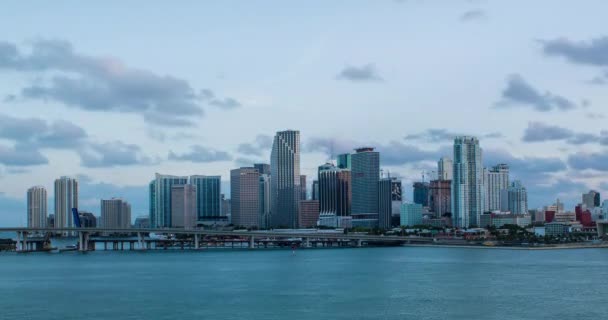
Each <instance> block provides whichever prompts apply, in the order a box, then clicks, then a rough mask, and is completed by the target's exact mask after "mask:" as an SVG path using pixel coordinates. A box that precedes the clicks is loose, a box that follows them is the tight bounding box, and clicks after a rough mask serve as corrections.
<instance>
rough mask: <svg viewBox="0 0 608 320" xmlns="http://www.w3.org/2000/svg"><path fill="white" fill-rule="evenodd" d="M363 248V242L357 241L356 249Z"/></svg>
mask: <svg viewBox="0 0 608 320" xmlns="http://www.w3.org/2000/svg"><path fill="white" fill-rule="evenodd" d="M362 246H363V240H361V239H359V240H357V247H362Z"/></svg>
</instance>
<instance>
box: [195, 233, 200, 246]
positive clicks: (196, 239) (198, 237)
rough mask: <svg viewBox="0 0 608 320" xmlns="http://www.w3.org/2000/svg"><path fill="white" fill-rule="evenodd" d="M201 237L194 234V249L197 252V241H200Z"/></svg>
mask: <svg viewBox="0 0 608 320" xmlns="http://www.w3.org/2000/svg"><path fill="white" fill-rule="evenodd" d="M200 237H201V235H200V234H194V249H196V250H198V249H199V248H200V247H199V245H200V244H199V240H200Z"/></svg>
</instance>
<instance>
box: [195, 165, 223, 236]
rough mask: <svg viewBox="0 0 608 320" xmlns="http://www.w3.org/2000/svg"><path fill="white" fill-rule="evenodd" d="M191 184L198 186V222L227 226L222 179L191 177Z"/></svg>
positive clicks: (216, 177)
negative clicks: (223, 212)
mask: <svg viewBox="0 0 608 320" xmlns="http://www.w3.org/2000/svg"><path fill="white" fill-rule="evenodd" d="M190 184H191V185H194V186H196V207H197V213H196V220H197V221H198V222H200V223H201V224H204V225H208V224H216V223H222V224H225V223H226V222H227V219H226V217H225V216H223V215H222V192H221V189H222V177H221V176H202V175H195V176H190Z"/></svg>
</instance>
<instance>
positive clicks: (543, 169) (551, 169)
mask: <svg viewBox="0 0 608 320" xmlns="http://www.w3.org/2000/svg"><path fill="white" fill-rule="evenodd" d="M483 162H484V165H485V166H486V167H489V166H493V165H496V164H498V163H506V164H508V165H509V169H510V171H511V173H512V175H513V178H516V179H520V180H522V181H524V182H525V183H526V185H528V184H530V185H533V184H538V183H544V182H546V181H547V178H549V177H550V176H551V175H552V174H556V173H559V172H563V171H565V170H567V169H568V167H567V165H566V163H564V161H562V160H561V159H559V158H556V157H516V156H513V155H512V154H511V153H509V152H508V151H506V150H503V149H484V150H483Z"/></svg>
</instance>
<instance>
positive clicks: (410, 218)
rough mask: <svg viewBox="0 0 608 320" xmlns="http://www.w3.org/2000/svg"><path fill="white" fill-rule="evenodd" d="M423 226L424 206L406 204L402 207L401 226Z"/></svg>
mask: <svg viewBox="0 0 608 320" xmlns="http://www.w3.org/2000/svg"><path fill="white" fill-rule="evenodd" d="M421 224H422V205H421V204H419V203H404V204H402V205H401V225H402V226H410V227H413V226H417V225H421Z"/></svg>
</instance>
